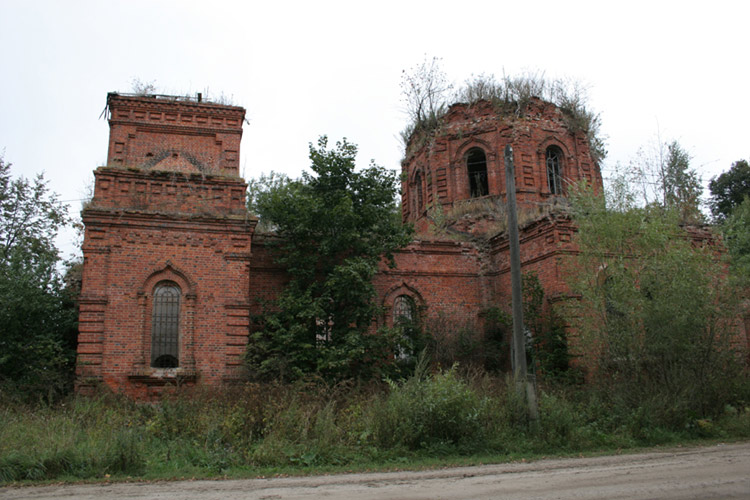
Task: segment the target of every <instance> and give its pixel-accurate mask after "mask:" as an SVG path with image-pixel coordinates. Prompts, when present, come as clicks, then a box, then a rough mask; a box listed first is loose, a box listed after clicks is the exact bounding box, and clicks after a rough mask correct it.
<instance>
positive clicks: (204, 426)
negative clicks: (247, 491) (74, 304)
mask: <svg viewBox="0 0 750 500" xmlns="http://www.w3.org/2000/svg"><path fill="white" fill-rule="evenodd" d="M736 384H737V387H736V388H735V389H737V392H736V394H740V395H742V394H744V396H740V397H737V398H735V400H734V402H733V404H731V405H726V406H725V407H723V408H717V409H716V410H715V411H714V412H713V413H712V414H711V415H702V416H700V417H699V416H695V417H692V418H686V419H685V420H680V422H684V421H687V422H688V423H689V425H687V426H685V425H682V426H678V427H675V426H670V425H669V421H666V420H664V419H661V418H660V416H659V415H660V414H659V413H658V412H653V411H652V408H651V407H649V406H642V407H639V408H635V409H633V408H625V407H623V406H622V405H617V404H616V402H613V398H611V397H610V395H606V394H602V393H601V392H599V391H598V390H597V389H595V388H589V387H580V386H543V387H542V388H541V390H540V401H539V402H540V420H539V421H538V422H529V421H528V420H527V419H526V414H527V413H526V411H525V409H524V407H523V404H524V403H523V401H522V400H521V399H519V397H518V396H517V394H516V392H515V391H514V390H513V385H512V381H509V380H506V378H505V377H504V376H491V375H488V374H487V372H485V371H483V370H481V369H478V368H475V369H472V370H459V369H457V368H455V367H454V368H452V369H449V370H445V371H437V372H433V371H432V370H431V369H429V365H428V364H427V363H425V362H421V363H418V367H417V370H416V373H415V375H413V376H412V377H410V378H408V379H406V380H403V381H400V382H397V381H391V382H388V383H381V384H374V385H370V386H357V385H355V384H337V385H330V384H327V383H326V382H325V381H322V380H317V379H316V380H307V381H304V382H299V383H296V384H293V385H281V384H273V383H271V384H263V385H260V384H248V385H245V386H242V387H232V388H227V389H224V390H221V391H217V390H215V389H212V390H211V391H207V390H201V389H192V390H187V389H185V390H181V391H178V392H175V393H174V394H173V395H171V396H167V397H164V398H163V399H162V401H161V402H160V403H158V404H136V403H133V402H132V401H130V400H128V399H125V398H122V397H117V396H114V395H111V394H107V393H103V394H100V395H99V396H97V397H92V398H83V397H77V398H72V399H70V400H68V401H65V402H64V403H61V404H58V405H57V406H29V405H23V404H12V405H8V406H6V407H5V408H4V409H3V410H1V411H0V482H2V483H8V482H14V481H26V480H31V481H41V480H51V479H55V480H61V479H62V480H78V479H89V478H110V479H113V478H125V477H128V476H130V477H134V476H137V477H144V478H173V477H214V476H220V475H239V476H242V475H244V476H247V475H258V474H268V473H277V472H279V471H286V472H290V471H294V470H310V469H313V470H321V469H325V470H330V468H332V467H333V468H339V469H344V470H352V469H370V468H375V467H382V466H384V465H387V464H393V463H396V464H399V466H403V465H405V464H409V463H411V462H413V461H419V460H425V459H428V458H429V459H430V460H434V459H436V458H437V459H440V458H441V457H442V458H444V459H449V457H456V456H459V455H464V456H467V455H468V456H471V455H481V456H482V457H485V458H483V460H487V458H486V457H487V456H491V457H493V458H491V459H492V460H498V461H500V460H503V458H504V457H509V456H514V457H517V456H519V455H521V456H524V455H536V454H545V455H546V454H551V453H573V452H575V453H578V452H581V451H584V450H594V449H618V448H623V447H628V446H635V445H648V444H653V443H663V442H671V441H676V440H680V439H685V438H695V437H750V408H748V403H747V402H748V401H750V399H748V398H747V396H748V395H750V388H749V387H748V386H749V385H750V384H748V382H747V379H746V378H745V379H738V380H737V381H736ZM743 391H744V392H743ZM743 397H744V398H745V399H742V398H743Z"/></svg>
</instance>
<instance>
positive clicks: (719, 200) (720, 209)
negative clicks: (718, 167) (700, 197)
mask: <svg viewBox="0 0 750 500" xmlns="http://www.w3.org/2000/svg"><path fill="white" fill-rule="evenodd" d="M708 190H709V191H710V192H711V198H710V200H709V207H710V208H711V214H712V215H713V216H714V219H715V220H717V221H718V222H722V221H724V220H726V219H727V217H729V216H730V215H731V214H732V212H733V211H734V209H735V208H736V207H738V206H739V205H740V204H741V203H742V201H743V199H744V198H745V197H746V196H750V164H748V162H747V160H738V161H736V162H734V163H732V167H731V168H730V169H729V170H727V171H726V172H724V173H722V174H721V175H719V176H718V177H714V178H713V179H711V182H709V183H708Z"/></svg>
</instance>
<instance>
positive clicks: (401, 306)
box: [393, 295, 420, 360]
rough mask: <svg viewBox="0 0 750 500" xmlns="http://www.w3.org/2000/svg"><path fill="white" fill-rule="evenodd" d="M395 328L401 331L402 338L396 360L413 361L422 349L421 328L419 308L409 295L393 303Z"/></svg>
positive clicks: (398, 298) (397, 349)
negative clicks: (418, 317)
mask: <svg viewBox="0 0 750 500" xmlns="http://www.w3.org/2000/svg"><path fill="white" fill-rule="evenodd" d="M393 326H395V327H398V328H399V329H400V330H401V338H400V339H399V341H398V345H397V346H396V352H395V356H396V359H400V360H409V359H412V358H413V357H414V355H415V354H416V353H417V352H418V350H419V348H420V345H419V328H418V325H417V306H416V304H415V303H414V299H413V298H411V297H409V296H408V295H399V296H398V297H396V299H395V300H394V301H393Z"/></svg>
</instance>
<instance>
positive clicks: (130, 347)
mask: <svg viewBox="0 0 750 500" xmlns="http://www.w3.org/2000/svg"><path fill="white" fill-rule="evenodd" d="M108 102H109V107H110V112H111V120H110V127H111V135H110V146H109V147H110V152H109V163H110V165H109V166H108V167H100V168H99V169H97V170H96V172H95V178H96V183H95V193H94V199H93V200H92V202H91V204H90V205H89V207H88V208H86V209H85V210H84V212H83V222H84V224H85V227H86V230H85V237H84V244H83V253H84V270H83V287H82V295H81V301H80V303H81V313H80V335H79V349H78V366H77V371H78V375H79V379H78V386H79V389H81V390H84V389H85V388H86V387H89V386H90V385H91V383H93V382H97V381H101V382H104V383H106V384H107V385H108V386H110V387H112V388H114V389H116V390H122V391H125V392H127V393H128V394H131V395H132V396H134V397H138V398H150V397H154V396H156V395H158V394H159V392H160V391H161V389H162V388H163V386H164V385H165V384H166V383H176V382H181V383H188V384H193V383H199V382H200V383H206V384H212V385H214V384H220V383H222V382H223V381H225V380H228V379H232V378H233V377H236V376H237V374H238V371H239V369H240V367H241V362H242V360H241V357H242V354H243V353H244V350H245V347H246V344H247V341H248V335H249V333H250V331H251V328H252V326H251V317H252V315H254V314H260V313H262V312H263V309H264V307H265V306H267V305H269V304H272V301H273V299H274V298H275V297H276V296H277V294H278V293H279V291H280V290H282V288H283V286H284V284H285V283H286V280H287V277H286V275H285V273H284V270H283V269H282V268H280V267H279V266H278V265H277V264H275V259H274V251H275V250H274V246H273V239H274V237H272V236H268V235H254V228H255V224H256V222H257V221H256V220H255V219H253V218H251V217H249V216H248V215H247V212H246V210H245V188H246V185H245V184H244V182H243V181H242V180H241V179H239V178H238V177H236V174H237V164H238V162H239V140H240V137H241V133H242V129H241V126H242V120H243V118H244V110H243V109H242V108H237V107H232V106H217V105H210V104H205V103H193V102H183V101H169V100H163V99H157V98H150V97H127V96H118V95H113V94H111V95H110V96H109V100H108ZM446 120H447V126H446V128H445V130H444V133H443V134H442V135H441V136H439V137H437V138H436V141H435V143H434V145H433V146H432V147H430V148H423V149H422V150H419V151H417V152H416V153H415V154H413V155H412V156H410V158H409V159H408V160H407V161H406V162H405V164H404V168H405V170H406V172H407V173H408V174H409V175H410V176H413V174H414V173H415V172H416V170H415V169H417V168H419V169H421V172H422V173H423V174H424V180H425V205H427V204H430V203H433V202H436V201H437V200H438V196H439V199H440V201H441V202H442V203H451V202H453V201H457V200H460V199H465V198H467V197H468V189H469V188H468V177H467V174H466V166H465V159H464V154H465V152H466V151H467V150H468V149H469V148H471V147H474V146H479V147H482V148H483V149H484V150H485V151H486V154H487V160H488V174H489V188H490V195H495V196H497V195H502V194H504V165H503V161H502V154H501V151H502V149H503V148H504V146H505V144H507V143H508V142H511V143H512V144H513V146H514V148H515V151H516V165H517V176H518V177H517V180H516V182H517V183H518V186H519V190H518V194H519V198H520V199H521V201H522V202H525V203H530V204H532V205H533V204H534V203H537V202H540V201H545V200H547V199H548V198H549V193H548V192H547V190H546V169H545V166H544V150H545V148H546V147H547V145H549V144H556V145H558V147H560V148H561V149H562V150H563V152H564V153H565V155H566V156H565V158H566V163H565V164H564V175H565V176H566V177H568V178H570V179H580V178H584V177H587V176H590V179H591V180H592V181H593V182H595V183H597V182H598V183H599V185H600V183H601V177H600V176H599V173H598V167H597V166H596V165H595V164H594V163H593V162H592V161H591V159H590V155H589V153H588V149H587V147H588V146H587V145H586V144H585V140H584V138H583V137H582V136H580V134H579V135H576V134H571V133H570V132H568V131H567V129H566V128H565V126H564V123H563V122H562V120H561V118H560V116H559V111H558V110H557V109H556V108H554V107H549V106H547V105H544V104H539V103H538V104H537V107H536V108H534V107H532V112H530V114H529V115H528V116H527V117H525V118H523V119H521V120H516V121H512V122H508V121H507V118H502V119H501V118H499V117H498V115H497V114H496V113H495V112H494V110H493V109H490V108H487V107H486V106H485V107H482V106H477V107H475V108H472V109H471V110H470V109H468V108H467V107H465V106H454V107H453V108H452V109H451V111H450V113H449V115H448V117H447V119H446ZM409 179H413V177H409ZM409 189H410V187H409V180H408V179H407V181H405V190H406V195H405V196H404V200H405V203H404V212H403V213H404V219H405V220H415V219H417V214H415V213H414V212H413V210H412V211H410V206H412V205H410V204H409V201H410V197H413V195H414V192H413V191H410V190H409ZM417 222H418V223H422V225H423V226H425V227H423V229H425V230H426V224H424V220H421V221H420V220H417ZM418 228H419V226H418ZM573 231H574V230H573V228H572V226H571V225H570V222H569V221H568V220H567V219H565V218H561V217H557V218H556V217H552V216H550V217H547V218H545V219H542V220H538V221H536V222H534V223H531V224H530V225H528V226H526V227H524V228H522V231H521V253H522V265H523V269H524V271H528V270H533V271H535V272H536V273H537V275H538V276H539V279H540V281H541V284H542V286H543V287H544V288H545V290H546V293H547V295H548V297H555V296H557V295H563V294H565V291H566V288H565V284H564V280H563V277H562V274H561V265H562V264H561V261H562V260H564V259H565V258H566V256H567V255H568V254H569V253H570V252H572V251H573V248H572V246H571V236H572V234H573ZM395 261H396V267H395V268H391V267H389V266H387V265H386V263H385V262H384V263H383V265H382V266H381V269H380V272H379V273H378V275H377V276H376V277H375V283H374V284H375V288H376V291H377V293H378V300H379V303H380V304H381V305H382V306H383V309H384V314H383V316H382V318H378V324H380V325H382V324H391V321H392V318H391V316H392V306H393V302H394V300H395V298H396V297H397V296H399V295H402V294H403V295H409V296H410V297H412V298H413V299H414V301H415V303H416V305H417V306H418V310H419V313H420V315H421V316H422V318H423V319H424V320H426V321H444V322H448V324H447V325H446V328H447V329H450V328H452V327H453V326H454V325H455V326H463V325H475V326H477V327H481V322H482V317H481V312H482V310H484V309H485V308H487V307H492V306H500V307H502V308H505V309H510V295H511V294H510V282H509V281H510V279H509V268H508V250H507V240H506V239H505V237H504V236H502V235H501V236H497V237H495V238H493V239H491V240H489V241H484V242H483V243H481V244H475V243H471V242H469V241H452V240H447V239H445V238H444V239H443V240H441V239H440V238H437V237H435V236H434V235H430V234H428V233H427V232H425V231H422V232H421V233H420V234H419V235H418V237H417V239H416V240H415V241H414V242H413V243H412V244H411V245H409V246H408V247H407V248H405V249H404V250H402V251H399V252H396V254H395ZM163 280H168V281H171V282H174V283H176V284H177V285H178V286H179V287H180V290H181V292H182V303H181V310H180V320H179V323H180V340H179V352H180V356H179V357H180V366H179V368H176V369H157V368H152V367H151V366H150V364H151V363H150V359H151V356H150V349H151V344H150V341H151V328H152V327H151V319H152V312H153V293H154V288H155V287H156V285H157V284H158V283H159V282H161V281H163Z"/></svg>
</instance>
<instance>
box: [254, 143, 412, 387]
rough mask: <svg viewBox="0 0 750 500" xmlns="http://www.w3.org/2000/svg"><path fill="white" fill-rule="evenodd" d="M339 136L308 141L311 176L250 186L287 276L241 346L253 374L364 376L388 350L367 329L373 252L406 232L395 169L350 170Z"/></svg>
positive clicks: (396, 244) (353, 150) (372, 308)
mask: <svg viewBox="0 0 750 500" xmlns="http://www.w3.org/2000/svg"><path fill="white" fill-rule="evenodd" d="M356 154H357V147H356V146H355V145H353V144H350V143H348V142H347V141H346V140H343V141H342V142H337V143H336V147H335V148H333V149H327V138H326V137H321V138H320V140H319V141H318V146H317V147H313V145H310V160H311V169H312V172H313V173H312V174H310V173H307V172H306V173H304V174H303V175H302V178H301V179H298V180H293V181H288V182H279V183H275V185H273V186H272V187H271V188H270V189H259V190H257V195H256V196H255V202H254V203H255V207H256V210H257V212H258V215H259V216H260V218H261V220H265V221H267V223H268V224H271V225H272V227H274V228H275V230H276V232H277V234H278V235H279V236H280V238H279V240H278V248H277V249H276V250H277V257H276V258H277V262H279V263H280V264H282V265H283V266H284V267H285V268H286V270H287V272H288V275H289V277H290V280H289V283H288V284H287V286H286V287H285V289H284V290H283V292H282V293H281V295H280V297H279V299H278V301H277V303H276V304H275V308H274V310H273V312H268V313H266V314H264V315H263V317H262V318H260V329H259V331H257V332H255V333H254V334H253V335H252V337H251V341H250V344H249V346H248V352H247V361H248V366H249V368H250V371H251V372H252V373H253V374H254V375H255V376H256V377H262V378H272V377H278V378H282V379H285V380H290V379H295V378H299V377H300V376H302V375H304V374H307V373H318V374H321V375H323V376H326V377H329V378H334V379H338V378H348V377H363V378H366V377H368V376H371V375H373V374H375V373H376V370H377V369H378V367H379V366H382V365H383V363H384V362H385V361H386V360H387V359H388V358H389V356H391V355H392V349H393V345H392V343H389V341H390V340H392V339H391V338H390V337H389V336H388V335H371V334H369V332H370V330H371V327H372V325H373V321H374V319H375V318H376V314H377V313H378V307H377V305H376V304H375V300H374V299H375V289H374V287H373V284H372V279H373V276H374V275H375V273H376V272H377V269H378V264H379V262H380V261H381V259H382V258H385V259H387V260H389V262H391V263H393V258H392V252H393V251H394V250H396V249H398V248H400V247H402V246H404V245H406V244H407V243H408V242H409V241H410V239H411V231H410V229H409V228H408V227H405V226H403V225H402V224H401V222H400V217H399V214H398V210H397V205H396V194H397V176H396V174H395V173H394V172H391V171H389V170H386V169H384V168H382V167H379V166H377V165H375V164H374V163H373V164H370V166H369V167H367V168H365V169H363V170H361V171H355V158H356Z"/></svg>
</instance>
